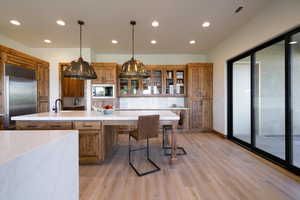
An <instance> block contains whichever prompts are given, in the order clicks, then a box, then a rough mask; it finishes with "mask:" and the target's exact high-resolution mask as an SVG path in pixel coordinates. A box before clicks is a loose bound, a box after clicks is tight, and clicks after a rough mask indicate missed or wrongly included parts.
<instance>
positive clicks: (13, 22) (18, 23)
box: [9, 20, 21, 26]
mask: <svg viewBox="0 0 300 200" xmlns="http://www.w3.org/2000/svg"><path fill="white" fill-rule="evenodd" d="M9 22H10V23H11V24H13V25H16V26H20V25H21V23H20V22H19V21H17V20H10V21H9Z"/></svg>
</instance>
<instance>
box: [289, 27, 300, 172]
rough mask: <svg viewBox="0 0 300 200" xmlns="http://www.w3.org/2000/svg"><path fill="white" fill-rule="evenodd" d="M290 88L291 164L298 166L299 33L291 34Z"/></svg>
mask: <svg viewBox="0 0 300 200" xmlns="http://www.w3.org/2000/svg"><path fill="white" fill-rule="evenodd" d="M290 45H291V74H292V76H291V79H292V80H291V87H292V88H291V90H292V125H293V126H292V134H293V137H292V143H293V145H292V146H293V156H292V157H293V165H295V166H296V167H299V168H300V88H299V86H300V33H298V34H295V35H293V36H292V40H291V42H290Z"/></svg>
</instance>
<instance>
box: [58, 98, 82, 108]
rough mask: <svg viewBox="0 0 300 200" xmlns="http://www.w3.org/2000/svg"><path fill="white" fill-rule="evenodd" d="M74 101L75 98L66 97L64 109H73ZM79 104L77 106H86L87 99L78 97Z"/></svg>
mask: <svg viewBox="0 0 300 200" xmlns="http://www.w3.org/2000/svg"><path fill="white" fill-rule="evenodd" d="M74 99H75V97H64V98H63V100H64V107H73V106H75V105H74ZM78 100H79V101H78V102H77V104H76V106H85V98H84V97H78Z"/></svg>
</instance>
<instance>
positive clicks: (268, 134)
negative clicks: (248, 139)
mask: <svg viewBox="0 0 300 200" xmlns="http://www.w3.org/2000/svg"><path fill="white" fill-rule="evenodd" d="M255 60H256V65H255V74H254V80H255V86H254V91H255V92H254V94H255V96H254V102H255V103H254V108H255V111H254V115H255V117H254V119H255V122H254V124H255V138H256V142H255V144H256V147H257V148H259V149H261V150H263V151H266V152H268V153H271V154H272V155H275V156H277V157H279V158H282V159H285V51H284V41H281V42H278V43H275V44H273V45H271V46H269V47H267V48H264V49H262V50H260V51H257V52H256V53H255Z"/></svg>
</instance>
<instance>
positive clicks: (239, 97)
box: [232, 56, 251, 144]
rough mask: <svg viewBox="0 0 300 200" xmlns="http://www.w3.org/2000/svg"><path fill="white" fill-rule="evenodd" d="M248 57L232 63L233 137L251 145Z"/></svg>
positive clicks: (249, 60)
mask: <svg viewBox="0 0 300 200" xmlns="http://www.w3.org/2000/svg"><path fill="white" fill-rule="evenodd" d="M250 69H251V58H250V56H249V57H247V58H244V59H242V60H239V61H237V62H234V63H233V70H232V71H233V76H232V81H233V88H232V95H233V98H232V100H233V104H232V105H233V136H234V137H236V138H238V139H240V140H243V141H244V142H247V143H249V144H250V143H251V114H250V113H251V107H250V105H251V93H250V91H251V87H250V86H251V84H250V83H251V81H250V75H251V73H250V71H251V70H250Z"/></svg>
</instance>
